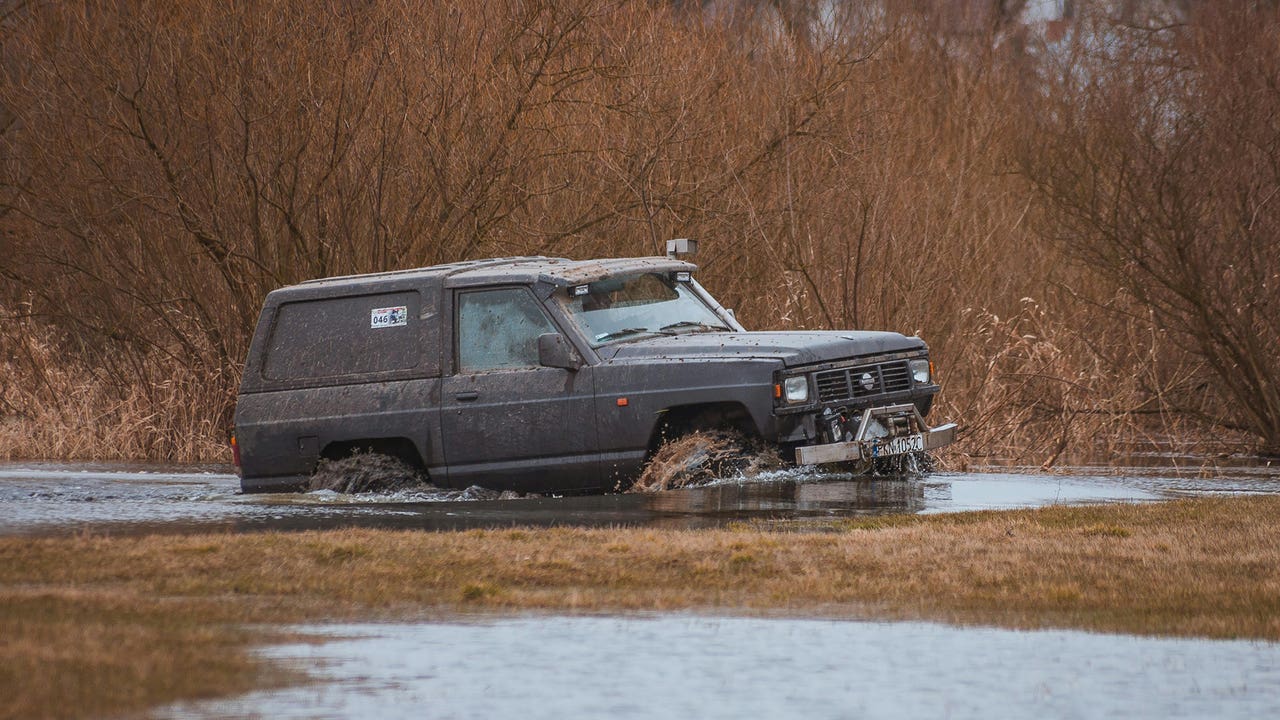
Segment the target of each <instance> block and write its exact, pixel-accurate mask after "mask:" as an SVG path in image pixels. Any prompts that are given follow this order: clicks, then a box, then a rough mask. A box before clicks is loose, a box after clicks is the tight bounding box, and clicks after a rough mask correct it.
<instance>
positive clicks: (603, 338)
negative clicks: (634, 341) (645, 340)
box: [596, 327, 653, 342]
mask: <svg viewBox="0 0 1280 720" xmlns="http://www.w3.org/2000/svg"><path fill="white" fill-rule="evenodd" d="M650 332H653V330H650V329H649V328H642V327H640V328H622V329H621V330H614V331H613V332H607V333H604V334H602V335H597V336H596V342H607V341H609V340H617V339H618V338H621V337H626V336H628V335H638V334H640V333H650Z"/></svg>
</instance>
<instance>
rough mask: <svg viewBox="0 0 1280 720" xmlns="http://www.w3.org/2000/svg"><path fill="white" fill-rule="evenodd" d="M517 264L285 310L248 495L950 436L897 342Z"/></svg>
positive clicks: (671, 283)
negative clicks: (320, 482)
mask: <svg viewBox="0 0 1280 720" xmlns="http://www.w3.org/2000/svg"><path fill="white" fill-rule="evenodd" d="M682 247H685V245H684V243H682V242H679V241H673V244H672V250H673V252H672V253H671V254H670V255H669V256H668V257H655V258H630V259H611V260H590V261H574V260H565V259H560V258H545V257H516V258H499V259H493V260H480V261H474V262H461V263H454V264H451V265H439V266H435V267H428V268H421V269H417V270H405V271H400V272H387V273H378V274H373V275H356V276H350V277H338V278H327V279H322V280H313V281H310V282H304V283H302V284H300V285H294V286H291V287H285V288H281V289H279V290H276V291H274V292H272V293H270V294H269V295H268V296H267V299H266V302H265V305H264V307H263V309H262V314H261V316H260V317H259V319H258V325H257V331H256V332H255V334H254V338H253V342H252V345H251V347H250V349H249V355H248V359H247V361H246V363H245V369H244V378H243V381H242V383H241V387H240V394H239V398H238V401H237V404H236V413H235V429H234V434H233V439H232V442H233V447H234V448H235V450H236V456H237V464H238V465H239V467H240V475H241V485H242V487H243V489H244V490H245V491H246V492H254V491H286V490H295V489H298V488H300V487H303V486H304V485H305V484H306V483H307V481H308V479H309V476H310V474H311V473H312V472H313V471H314V469H315V468H316V464H317V462H318V461H319V460H320V459H321V458H334V459H336V458H342V457H345V456H348V455H351V454H352V453H355V452H358V451H371V452H375V453H381V454H386V455H392V456H395V457H397V458H399V459H401V460H403V461H405V462H408V463H411V464H413V465H415V466H418V467H419V468H420V469H421V470H424V471H425V472H426V473H427V475H428V477H429V479H430V481H431V482H432V483H433V484H435V485H438V486H442V487H457V488H465V487H469V486H472V485H480V486H483V487H486V488H491V489H494V490H514V491H518V492H542V493H547V492H554V493H579V492H592V491H607V490H611V489H614V488H618V487H623V488H625V487H626V486H627V485H629V484H630V482H631V481H633V480H634V479H635V478H636V477H637V476H638V475H639V474H640V472H641V470H642V468H643V466H644V464H645V462H646V460H647V459H648V458H650V457H651V456H652V454H653V453H654V452H655V450H656V449H657V447H658V446H659V445H660V444H661V442H662V441H663V440H664V438H669V437H672V436H674V435H677V434H679V433H683V432H688V431H692V430H696V429H700V428H714V427H725V426H727V427H731V428H733V429H736V430H738V431H740V432H742V433H744V434H746V435H748V436H750V437H752V438H759V439H761V440H764V441H767V442H769V443H774V444H776V445H777V446H778V447H779V449H780V450H781V452H782V455H783V457H784V458H786V459H794V461H795V462H796V463H801V464H825V463H857V462H860V461H862V462H865V461H866V460H868V459H870V458H877V457H886V456H894V455H903V454H907V453H917V452H923V451H927V450H930V449H933V448H937V447H940V446H942V445H945V444H947V443H949V442H951V440H952V438H953V436H954V433H955V426H954V425H946V426H942V427H938V428H929V427H928V426H927V425H926V424H925V421H924V417H925V416H926V415H927V414H928V412H929V407H930V405H931V404H932V401H933V396H934V394H935V393H937V391H938V386H937V385H936V384H934V382H933V378H932V368H931V366H930V362H929V355H928V348H927V347H926V346H925V344H924V342H923V341H921V340H920V339H918V338H914V337H904V336H902V335H899V334H897V333H889V332H747V331H746V330H745V329H744V328H743V327H742V326H741V325H740V324H738V321H737V320H736V319H735V318H734V316H733V313H732V312H730V311H728V310H726V309H725V308H723V307H721V306H720V304H719V303H718V302H716V301H715V299H714V298H712V297H711V295H709V294H708V293H707V292H706V291H705V290H704V289H703V288H702V287H701V286H700V285H699V284H698V283H697V281H695V280H694V278H693V273H694V271H695V270H696V269H697V266H695V265H693V264H691V263H688V262H685V261H682V260H680V259H678V258H677V257H675V255H674V250H675V249H680V248H682Z"/></svg>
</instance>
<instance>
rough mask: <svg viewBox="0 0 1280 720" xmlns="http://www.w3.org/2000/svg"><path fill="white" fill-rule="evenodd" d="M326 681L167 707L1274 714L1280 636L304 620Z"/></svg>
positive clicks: (817, 623)
mask: <svg viewBox="0 0 1280 720" xmlns="http://www.w3.org/2000/svg"><path fill="white" fill-rule="evenodd" d="M302 631H303V632H304V633H305V634H308V635H313V636H317V637H318V638H321V639H323V641H322V642H320V643H300V644H296V645H286V646H281V647H270V648H266V649H264V650H262V651H261V653H262V655H264V656H265V657H267V658H270V659H272V660H275V661H279V662H286V663H293V664H295V665H296V666H298V667H301V668H302V669H304V670H305V671H308V672H311V673H312V674H313V675H315V676H316V677H317V678H318V679H319V680H320V681H319V682H317V683H315V684H312V685H307V686H302V687H295V688H290V689H286V690H281V691H272V692H262V693H254V694H251V695H247V696H244V697H240V698H236V699H232V700H229V701H228V700H224V701H215V702H206V703H199V704H186V705H181V706H175V707H171V708H167V709H163V710H161V711H160V712H159V713H158V715H159V716H160V717H171V718H179V717H181V718H215V717H216V718H248V717H273V718H368V717H378V718H498V717H510V718H515V717H519V718H526V719H530V720H533V719H537V718H547V719H549V720H565V719H571V718H572V719H576V718H606V717H607V718H673V717H677V718H735V719H736V718H744V717H758V718H763V717H768V718H1030V717H1051V718H1105V717H1114V718H1250V719H1256V718H1266V717H1278V716H1280V645H1278V644H1276V643H1263V642H1249V641H1208V640H1186V639H1167V638H1149V637H1133V636H1123V635H1098V634H1091V633H1083V632H1074V631H1061V630H1052V631H1035V632H1021V631H1013V630H1000V629H992V628H974V627H951V626H945V625H937V624H931V623H879V622H855V621H826V620H797V619H759V618H708V617H697V616H687V615H677V616H661V617H522V618H508V619H489V620H476V621H470V622H452V623H426V624H407V625H406V624H396V625H381V624H372V625H336V626H321V627H308V628H303V629H302Z"/></svg>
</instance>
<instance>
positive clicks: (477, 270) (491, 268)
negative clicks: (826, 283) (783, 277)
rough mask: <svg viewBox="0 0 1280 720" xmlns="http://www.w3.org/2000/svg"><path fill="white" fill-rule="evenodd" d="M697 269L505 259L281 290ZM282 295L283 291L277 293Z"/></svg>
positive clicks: (674, 263) (680, 264) (671, 262)
mask: <svg viewBox="0 0 1280 720" xmlns="http://www.w3.org/2000/svg"><path fill="white" fill-rule="evenodd" d="M697 267H698V266H697V265H694V264H693V263H690V262H685V261H683V260H677V259H675V258H667V257H647V258H604V259H598V260H569V259H567V258H553V257H542V256H533V257H506V258H491V259H488V260H467V261H464V262H456V263H449V264H447V265H432V266H430V267H423V268H413V269H410V270H393V271H391V272H382V273H369V274H366V275H344V276H341V277H331V278H319V279H316V280H307V281H305V282H302V283H299V284H298V285H294V286H292V287H290V288H281V289H282V290H293V289H298V290H303V289H304V288H305V289H306V290H308V291H315V290H321V289H322V290H324V291H326V294H328V293H329V292H332V291H335V290H337V291H343V290H346V289H348V286H349V289H352V290H364V289H367V288H370V287H371V286H375V285H381V284H384V281H395V283H396V284H397V285H410V284H413V285H417V284H435V283H443V284H444V285H445V286H446V287H470V286H476V285H497V284H503V283H512V284H532V283H535V282H546V283H550V284H552V285H558V286H562V285H581V284H583V283H589V282H595V281H596V280H602V279H604V278H606V277H610V276H612V275H625V274H632V273H642V272H674V271H680V270H688V271H693V270H696V269H697ZM277 292H279V291H277ZM307 294H311V292H308V293H307Z"/></svg>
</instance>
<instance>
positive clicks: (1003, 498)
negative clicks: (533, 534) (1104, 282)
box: [0, 463, 1280, 534]
mask: <svg viewBox="0 0 1280 720" xmlns="http://www.w3.org/2000/svg"><path fill="white" fill-rule="evenodd" d="M1096 472H1097V471H1096V470H1090V469H1087V468H1077V469H1076V470H1075V471H1074V472H1072V473H1071V474H1056V475H1044V474H1031V473H1021V472H1017V471H1012V472H1001V473H990V472H988V473H982V472H976V473H937V474H934V475H930V476H928V477H925V478H923V479H920V478H915V479H902V478H857V479H854V478H851V477H850V476H848V475H831V474H821V473H816V472H812V471H809V472H805V471H798V470H791V471H784V472H773V473H768V474H765V475H762V476H758V477H756V478H752V479H726V480H722V481H719V482H717V483H715V484H713V485H710V486H707V487H700V488H689V489H681V490H670V491H666V492H660V493H652V494H623V495H602V496H588V497H564V498H558V497H531V498H520V499H510V500H499V499H489V496H488V495H486V494H479V495H478V496H477V498H476V499H459V493H457V492H453V491H451V492H439V493H430V492H398V493H392V494H368V495H340V494H337V493H333V492H330V491H322V492H314V493H292V494H279V495H242V494H240V492H239V481H238V480H237V478H236V477H235V475H232V474H230V473H229V472H227V468H225V467H191V466H187V467H179V468H173V467H162V466H145V465H143V466H139V465H106V464H97V465H87V464H85V465H81V464H50V463H38V464H30V463H27V464H0V534H15V533H51V532H53V533H66V532H75V531H79V530H83V529H86V528H93V529H94V530H95V531H100V532H116V533H142V532H165V533H187V532H204V531H240V532H253V531H261V530H305V529H324V528H335V527H353V526H355V527H377V528H390V529H419V530H457V529H465V528H474V527H494V526H510V525H540V526H551V525H575V526H611V525H630V526H636V525H643V526H651V527H665V528H700V527H714V526H720V525H724V524H726V523H730V522H736V521H768V522H786V521H789V520H800V519H814V518H817V519H830V518H840V517H850V516H857V515H873V514H884V513H930V512H953V511H964V510H984V509H1003V508H1020V507H1038V506H1043V505H1052V504H1067V503H1097V502H1143V501H1151V500H1159V499H1162V498H1169V497H1179V496H1186V495H1197V494H1216V493H1225V492H1230V493H1277V492H1280V469H1273V468H1269V467H1260V468H1243V469H1241V468H1237V469H1234V470H1232V471H1231V474H1223V475H1217V476H1212V477H1200V476H1198V475H1195V474H1188V473H1178V472H1173V471H1170V470H1169V469H1165V471H1163V472H1152V471H1148V470H1133V471H1131V472H1129V473H1128V474H1110V475H1099V474H1094V473H1096ZM1109 472H1113V471H1109Z"/></svg>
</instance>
